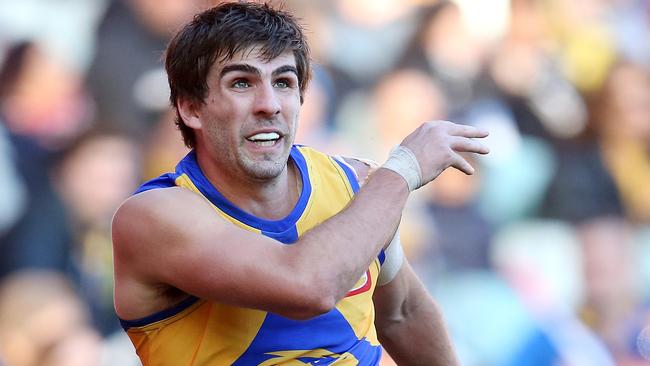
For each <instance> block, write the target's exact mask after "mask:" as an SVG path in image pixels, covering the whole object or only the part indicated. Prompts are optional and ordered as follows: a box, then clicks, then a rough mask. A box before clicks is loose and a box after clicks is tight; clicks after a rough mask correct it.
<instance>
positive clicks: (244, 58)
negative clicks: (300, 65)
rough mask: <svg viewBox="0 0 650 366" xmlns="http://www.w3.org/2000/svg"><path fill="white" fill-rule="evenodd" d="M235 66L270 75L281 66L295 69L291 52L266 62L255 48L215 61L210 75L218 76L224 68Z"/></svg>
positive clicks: (259, 50)
mask: <svg viewBox="0 0 650 366" xmlns="http://www.w3.org/2000/svg"><path fill="white" fill-rule="evenodd" d="M235 64H245V65H249V66H253V67H255V68H257V69H259V70H260V71H261V72H262V73H265V72H268V73H271V72H273V70H275V69H277V68H278V67H281V66H287V65H288V66H293V67H296V58H295V56H294V54H293V52H292V51H290V50H287V51H285V52H283V53H281V54H279V55H278V56H277V57H275V58H272V59H270V60H268V59H267V58H266V57H264V55H263V54H262V52H261V49H260V47H257V46H255V47H250V48H247V49H245V50H242V51H239V52H237V53H236V54H234V55H233V57H232V58H231V59H229V60H225V61H219V60H217V61H216V62H215V63H214V65H212V69H211V70H210V71H211V72H210V73H211V74H213V75H215V76H218V75H219V74H220V71H221V70H222V69H223V68H224V67H226V66H229V65H235Z"/></svg>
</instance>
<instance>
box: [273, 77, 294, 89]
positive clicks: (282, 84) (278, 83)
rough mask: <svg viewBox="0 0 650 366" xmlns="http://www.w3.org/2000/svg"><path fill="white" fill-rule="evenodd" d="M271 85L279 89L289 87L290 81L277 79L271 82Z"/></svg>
mask: <svg viewBox="0 0 650 366" xmlns="http://www.w3.org/2000/svg"><path fill="white" fill-rule="evenodd" d="M273 86H274V87H276V88H279V89H286V88H290V87H291V81H290V80H289V79H278V80H276V81H275V82H274V83H273Z"/></svg>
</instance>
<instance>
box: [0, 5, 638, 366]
mask: <svg viewBox="0 0 650 366" xmlns="http://www.w3.org/2000/svg"><path fill="white" fill-rule="evenodd" d="M284 3H285V7H286V8H288V9H290V10H292V11H294V12H295V13H296V14H298V16H299V17H300V18H301V19H303V23H304V24H306V26H307V31H308V35H309V38H310V42H311V46H312V50H313V58H314V61H315V78H314V80H313V82H312V85H311V87H310V89H309V91H308V95H307V97H306V103H305V105H304V108H303V112H302V115H301V126H300V129H299V136H298V138H297V142H299V143H302V144H307V145H311V146H314V147H317V148H320V149H322V150H325V151H327V152H332V153H336V154H342V155H349V156H360V157H366V158H372V159H375V160H378V161H382V160H383V158H384V157H385V156H386V154H387V151H388V150H389V149H390V147H391V146H393V145H395V144H397V143H399V139H400V137H402V136H404V135H405V134H406V133H407V132H408V131H410V130H412V129H413V128H415V127H416V126H417V125H418V124H419V123H420V122H422V121H425V120H432V119H450V120H453V121H457V122H461V123H467V124H473V125H479V126H482V127H485V128H487V129H488V130H490V132H491V135H490V137H489V139H488V145H489V146H490V148H491V149H492V152H491V154H490V155H489V156H487V157H481V158H479V159H478V160H476V161H475V162H474V163H475V164H476V165H477V166H478V174H476V175H475V176H472V177H468V176H464V175H462V174H461V173H458V172H455V171H446V172H445V173H444V174H443V175H442V176H441V177H439V178H438V179H437V181H436V182H435V183H434V184H430V185H429V186H427V187H426V188H424V189H421V190H420V191H418V192H417V193H416V194H415V195H414V196H413V197H412V198H411V199H410V202H409V206H408V208H407V210H406V212H405V215H404V224H403V225H404V228H403V230H402V234H403V242H404V245H405V250H406V252H407V255H408V257H409V259H410V260H411V262H412V263H413V264H414V266H415V268H416V269H417V271H418V273H419V274H420V276H421V277H422V279H423V280H424V282H425V284H426V285H427V288H428V289H429V290H430V292H431V293H432V295H433V296H434V297H435V298H436V299H437V300H438V301H439V303H440V304H441V306H442V308H443V311H444V314H445V316H446V319H447V322H448V325H449V329H450V331H451V333H452V337H453V341H454V344H455V346H456V348H457V351H458V354H459V356H460V358H461V362H462V364H463V365H469V366H471V365H559V364H564V365H624V366H629V365H647V364H649V363H650V361H648V360H650V303H649V302H648V300H649V296H650V291H649V289H650V286H649V285H650V188H649V183H648V182H650V71H649V68H650V1H648V0H565V1H562V0H511V1H508V0H490V1H479V0H457V1H451V2H443V1H426V0H420V1H416V0H410V1H409V0H374V1H373V0H336V1H324V0H322V1H317V0H293V1H291V0H289V1H284ZM207 5H209V2H208V1H206V0H191V1H190V0H114V1H110V0H56V1H54V0H22V1H9V0H5V1H2V2H0V121H1V123H0V171H1V172H2V173H1V174H0V202H1V203H0V250H1V253H2V254H1V255H0V281H1V284H0V365H5V366H23V365H24V366H28V365H73V366H74V365H79V366H81V365H127V366H128V365H137V364H138V363H137V360H135V359H134V358H133V351H132V347H131V345H130V343H129V342H128V340H126V339H125V337H124V334H123V333H122V332H121V330H120V328H119V325H118V323H117V321H116V319H115V316H114V313H113V310H112V292H111V291H112V266H111V248H110V232H109V226H110V219H111V215H112V213H113V212H114V210H115V209H116V207H117V206H118V205H119V204H120V202H121V201H122V200H123V199H125V198H126V197H127V196H128V195H129V194H130V193H131V192H132V191H133V190H134V188H135V187H136V186H137V185H138V183H139V182H141V181H142V180H143V179H145V178H149V177H153V176H156V175H158V174H160V173H162V172H165V171H168V170H170V169H172V168H173V166H174V163H175V161H176V160H177V159H178V158H179V157H181V156H182V155H183V154H184V153H185V152H186V150H185V148H184V147H183V145H182V142H181V139H180V134H179V133H178V132H177V131H175V130H174V128H173V124H172V118H173V116H172V114H171V113H170V112H169V108H168V101H167V97H168V88H167V86H166V79H165V75H164V71H163V70H162V64H161V62H160V58H161V55H162V52H163V50H164V47H165V44H166V42H167V40H168V37H169V36H170V35H171V34H173V32H174V31H175V30H176V29H177V28H178V25H179V24H182V23H183V22H185V21H186V20H187V19H189V17H190V16H191V14H192V13H194V12H195V11H197V10H198V9H200V8H201V7H204V6H207ZM391 364H392V363H391V361H390V360H388V359H386V360H385V361H384V362H383V365H391Z"/></svg>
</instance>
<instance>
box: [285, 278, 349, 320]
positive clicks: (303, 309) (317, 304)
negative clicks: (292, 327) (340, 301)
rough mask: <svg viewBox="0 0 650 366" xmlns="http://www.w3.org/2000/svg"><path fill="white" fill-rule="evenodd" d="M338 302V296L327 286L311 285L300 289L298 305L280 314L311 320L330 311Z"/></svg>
mask: <svg viewBox="0 0 650 366" xmlns="http://www.w3.org/2000/svg"><path fill="white" fill-rule="evenodd" d="M336 303H337V301H336V297H335V296H334V295H333V293H332V292H331V291H329V290H328V289H327V288H325V287H322V286H311V287H310V288H309V289H303V290H302V291H300V294H299V296H298V298H297V299H296V301H295V302H294V304H295V305H297V306H295V307H292V309H291V310H290V311H286V312H285V314H280V315H283V316H285V317H287V318H289V319H293V320H309V319H313V318H316V317H318V316H321V315H324V314H327V313H329V312H330V311H332V310H333V309H334V308H335V307H336ZM287 310H288V309H287Z"/></svg>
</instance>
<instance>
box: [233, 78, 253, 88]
mask: <svg viewBox="0 0 650 366" xmlns="http://www.w3.org/2000/svg"><path fill="white" fill-rule="evenodd" d="M231 86H232V87H233V88H235V89H245V88H248V87H250V86H251V84H250V83H249V82H248V80H246V79H236V80H235V81H233V82H232V85H231Z"/></svg>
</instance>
